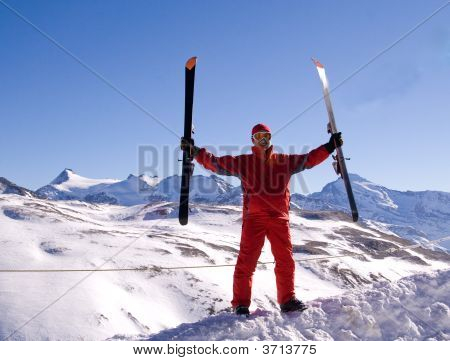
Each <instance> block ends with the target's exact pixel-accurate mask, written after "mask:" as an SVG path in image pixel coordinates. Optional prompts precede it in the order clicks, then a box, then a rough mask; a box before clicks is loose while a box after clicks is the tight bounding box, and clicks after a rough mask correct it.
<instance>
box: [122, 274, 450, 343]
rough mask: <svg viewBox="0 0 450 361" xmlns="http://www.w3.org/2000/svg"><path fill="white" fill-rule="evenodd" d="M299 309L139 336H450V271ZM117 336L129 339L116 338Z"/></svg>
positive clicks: (224, 317) (227, 317)
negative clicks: (299, 310)
mask: <svg viewBox="0 0 450 361" xmlns="http://www.w3.org/2000/svg"><path fill="white" fill-rule="evenodd" d="M308 305H309V309H307V310H306V311H304V312H303V313H302V314H301V315H300V314H298V313H293V314H282V313H280V312H278V311H265V310H262V309H257V310H255V311H254V312H252V314H251V316H250V317H249V318H245V317H243V316H240V317H237V316H235V315H232V314H229V313H225V312H223V313H220V314H218V315H214V316H210V317H206V318H204V319H202V320H200V321H198V322H195V323H186V324H182V325H180V326H178V327H176V328H173V329H169V330H164V331H162V332H159V333H155V334H153V335H151V336H150V337H142V336H140V337H134V338H133V337H131V338H129V339H135V340H150V341H162V340H164V341H167V340H170V341H181V340H184V341H188V340H197V341H198V340H210V341H216V340H218V341H226V340H251V341H255V340H265V341H267V340H277V341H289V340H294V341H295V340H314V341H326V340H340V341H345V340H352V341H356V340H450V308H449V305H450V270H442V271H437V272H433V273H423V274H417V275H414V276H410V277H406V278H403V279H401V280H399V281H398V282H395V283H391V282H386V281H385V282H379V283H375V284H374V285H373V286H372V287H370V288H369V289H366V290H358V291H353V292H347V293H345V294H343V295H340V296H334V297H327V298H322V297H321V298H318V299H316V300H314V301H312V302H308ZM115 338H121V339H124V338H126V337H125V336H123V335H122V336H120V337H119V336H116V337H115Z"/></svg>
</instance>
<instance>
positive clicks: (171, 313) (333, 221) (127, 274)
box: [0, 194, 450, 340]
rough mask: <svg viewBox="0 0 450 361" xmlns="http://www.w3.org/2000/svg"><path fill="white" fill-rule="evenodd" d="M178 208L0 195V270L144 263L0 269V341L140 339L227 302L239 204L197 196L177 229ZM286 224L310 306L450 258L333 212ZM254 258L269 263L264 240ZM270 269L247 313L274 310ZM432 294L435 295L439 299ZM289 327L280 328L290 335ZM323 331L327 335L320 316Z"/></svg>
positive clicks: (300, 216)
mask: <svg viewBox="0 0 450 361" xmlns="http://www.w3.org/2000/svg"><path fill="white" fill-rule="evenodd" d="M176 207H177V204H176V203H171V202H159V203H154V204H148V205H136V206H130V207H125V206H117V205H108V204H94V203H86V202H80V201H50V200H43V199H37V198H29V197H23V196H18V195H10V194H3V195H0V229H1V232H0V244H1V246H2V252H1V253H0V269H3V270H8V269H9V270H17V269H49V270H54V269H95V268H97V267H102V268H134V269H142V268H143V267H144V268H146V270H145V271H114V272H95V273H91V272H82V273H77V272H66V273H64V272H60V273H0V290H1V292H0V320H1V321H0V338H2V339H5V338H8V339H13V340H47V339H48V340H78V339H83V340H103V339H110V338H113V337H122V336H120V335H126V336H123V337H125V338H129V337H136V336H133V335H147V336H145V337H148V335H157V334H159V333H160V332H162V331H164V330H171V329H174V328H177V327H178V326H180V325H181V324H183V323H191V324H192V323H196V322H201V320H203V319H204V318H205V315H215V314H220V313H221V312H224V311H226V310H228V309H229V305H230V299H231V289H232V274H233V265H234V263H235V261H236V257H237V253H238V249H239V235H240V229H241V209H240V207H236V206H231V205H208V204H194V205H193V207H192V214H191V218H190V223H189V225H188V226H185V227H183V226H180V225H179V224H178V220H177V218H176ZM291 225H292V238H293V244H294V257H295V259H296V260H297V272H296V292H297V294H298V295H299V297H301V298H302V299H303V300H305V301H307V302H310V303H311V302H313V303H314V302H319V301H318V298H323V299H333V297H341V295H342V294H344V293H345V292H348V291H352V292H353V291H354V292H356V293H355V297H357V296H356V295H358V294H359V293H358V292H364V290H365V289H366V288H368V287H372V285H373V284H374V283H379V282H383V281H386V280H388V283H386V286H389V284H390V283H392V282H396V281H398V280H400V279H401V278H403V277H408V276H411V275H414V274H417V273H423V272H433V271H437V270H442V269H446V268H448V267H449V265H450V256H449V255H448V254H447V253H444V252H442V251H440V250H438V249H434V250H433V249H431V248H430V249H429V248H426V247H425V246H420V247H416V248H405V247H411V245H412V244H411V242H409V241H407V240H405V239H402V238H399V237H396V236H395V235H392V234H388V233H383V232H382V231H380V230H376V229H371V228H368V227H367V226H365V225H364V224H354V223H353V222H351V220H350V219H349V217H348V216H347V215H345V214H343V213H340V212H305V211H302V212H301V213H299V211H294V212H292V222H291ZM355 253H360V254H355ZM315 257H320V258H321V259H320V260H312V259H311V258H315ZM323 257H326V259H323ZM260 261H262V262H273V257H272V255H271V252H270V246H269V244H266V246H265V247H264V249H263V253H262V255H261V258H260ZM191 266H221V267H216V268H189V267H191ZM173 267H181V268H177V269H172V268H173ZM183 267H187V268H183ZM273 268H274V267H273V264H272V263H268V264H260V265H259V266H258V269H257V271H256V274H255V280H254V284H255V287H254V293H253V303H252V307H251V310H255V309H258V308H259V309H264V310H266V311H268V312H270V315H277V312H278V311H277V310H278V306H277V304H276V292H275V279H274V275H273ZM383 287H384V286H383ZM383 287H382V288H383ZM432 296H433V297H434V295H432ZM435 296H436V297H437V298H436V300H433V302H441V303H445V302H444V301H442V300H441V299H440V298H439V297H440V296H439V297H438V295H435ZM330 297H331V298H330ZM352 297H353V296H352ZM358 297H359V296H358ZM361 297H362V296H361ZM314 300H316V301H314ZM320 302H322V301H320ZM333 302H334V301H333ZM355 302H359V301H357V300H355ZM447 306H448V304H447ZM436 307H437V306H436ZM433 312H434V311H433ZM220 317H225V319H227V318H226V316H224V315H222V316H220ZM270 317H272V316H270ZM274 317H275V316H274ZM277 317H278V316H277ZM205 322H207V321H205ZM227 322H228V321H227ZM268 322H272V321H268ZM405 322H406V321H405ZM200 325H201V324H200ZM294 326H295V325H294ZM294 326H293V325H287V328H286V330H285V331H284V332H285V333H289V332H293V333H292V334H293V335H294V334H295V335H298V334H297V333H295V332H296V331H295V332H294V330H292V327H294ZM397 326H398V325H397ZM397 326H396V327H397ZM358 327H359V326H358V324H355V329H353V328H352V329H351V330H352V332H353V333H354V334H355V335H358V337H362V338H364V337H369V336H368V335H369V334H363V333H362V334H359V333H358V332H359V331H358ZM289 330H291V331H289ZM321 330H324V331H323V332H328V331H327V329H326V325H325V324H324V327H323V328H321ZM274 332H275V331H274ZM298 332H300V333H302V330H301V329H300V331H298ZM318 332H319V331H318ZM320 332H321V331H320ZM211 337H214V334H212V335H211ZM227 337H229V336H227ZM244 337H245V335H244V334H242V333H239V332H237V333H236V335H235V338H236V339H240V338H244ZM267 337H272V336H270V335H269V334H268V336H267ZM331 337H334V336H333V335H332V336H331ZM383 337H384V336H383Z"/></svg>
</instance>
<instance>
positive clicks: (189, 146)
mask: <svg viewBox="0 0 450 361" xmlns="http://www.w3.org/2000/svg"><path fill="white" fill-rule="evenodd" d="M180 148H181V150H182V151H187V152H189V153H190V154H192V156H193V157H195V156H196V155H197V154H198V152H200V148H199V147H196V146H195V145H194V140H191V141H189V140H187V139H186V138H184V137H181V143H180Z"/></svg>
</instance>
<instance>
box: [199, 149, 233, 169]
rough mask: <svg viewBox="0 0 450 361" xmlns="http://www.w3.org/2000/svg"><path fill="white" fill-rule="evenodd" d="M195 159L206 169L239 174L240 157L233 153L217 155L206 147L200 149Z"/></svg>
mask: <svg viewBox="0 0 450 361" xmlns="http://www.w3.org/2000/svg"><path fill="white" fill-rule="evenodd" d="M195 160H196V161H197V162H198V163H200V164H201V165H202V166H203V167H205V168H206V169H209V170H210V171H213V172H214V173H217V174H220V175H233V176H239V158H238V157H233V156H231V155H225V156H223V157H216V156H215V155H214V154H212V153H210V152H208V151H207V150H206V149H205V148H201V149H199V150H198V152H197V154H196V156H195Z"/></svg>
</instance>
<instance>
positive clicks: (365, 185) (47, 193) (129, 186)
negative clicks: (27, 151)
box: [0, 169, 450, 247]
mask: <svg viewBox="0 0 450 361" xmlns="http://www.w3.org/2000/svg"><path fill="white" fill-rule="evenodd" d="M350 179H351V182H352V185H353V191H354V193H355V198H356V202H357V205H358V208H359V213H360V218H361V219H362V221H365V222H367V223H368V224H372V225H373V226H374V227H378V228H380V227H381V228H384V229H385V230H386V231H390V232H393V233H395V234H397V235H400V236H402V237H404V238H407V239H410V240H415V241H418V242H422V241H424V240H427V239H438V238H443V237H448V236H450V193H446V192H438V191H423V192H412V191H407V192H401V191H396V190H391V189H388V188H386V187H384V186H382V185H378V184H375V183H373V182H371V181H369V180H367V179H364V178H362V177H360V176H358V175H355V174H351V175H350ZM180 182H181V178H180V177H179V176H171V177H167V178H164V179H162V180H160V179H159V178H158V177H149V176H146V175H141V176H139V177H137V176H134V175H130V176H129V177H128V178H127V179H125V180H123V181H120V180H116V179H90V178H85V177H82V176H80V175H78V174H76V173H75V172H73V171H72V170H70V169H65V170H64V171H63V172H62V173H61V174H59V175H58V176H57V177H56V178H55V179H54V180H53V181H52V182H51V183H50V184H48V185H46V186H44V187H42V188H40V189H38V190H37V191H36V194H35V195H37V196H39V197H43V198H47V199H52V200H83V201H86V202H89V203H96V204H116V205H126V206H133V205H139V204H153V203H155V202H160V201H167V202H177V201H178V200H179V189H180ZM3 183H5V182H3ZM0 185H1V182H0ZM1 187H2V188H0V189H8V192H19V194H20V192H22V193H24V192H25V193H26V194H29V195H33V192H31V191H28V190H25V189H24V188H21V190H18V188H17V187H18V186H16V185H14V187H11V186H9V188H7V187H6V186H5V185H3V186H1ZM19 188H20V187H19ZM190 199H191V201H192V202H193V203H204V204H219V205H241V204H242V190H241V187H240V186H237V187H235V186H232V185H231V184H229V183H228V182H227V181H225V180H224V179H223V178H221V177H218V176H216V175H211V176H209V177H206V176H203V175H195V176H193V177H192V180H191V195H190ZM291 207H292V208H293V209H303V210H315V211H322V210H341V211H343V212H348V200H347V195H346V192H345V189H344V185H343V181H342V180H341V179H337V180H336V181H334V182H331V183H329V184H327V185H326V186H325V187H324V188H323V189H322V190H321V191H320V192H316V193H312V194H309V195H306V196H305V195H301V194H292V196H291ZM194 208H195V207H194ZM446 246H447V247H450V241H449V242H447V244H446Z"/></svg>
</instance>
